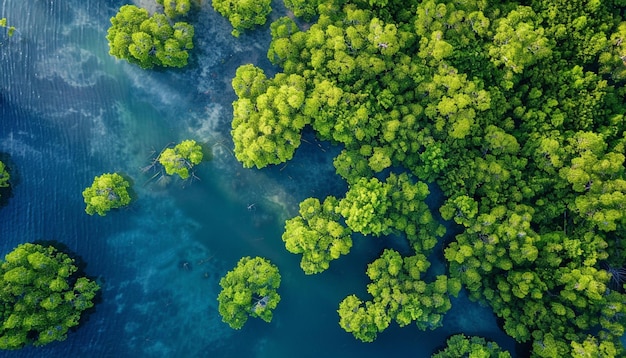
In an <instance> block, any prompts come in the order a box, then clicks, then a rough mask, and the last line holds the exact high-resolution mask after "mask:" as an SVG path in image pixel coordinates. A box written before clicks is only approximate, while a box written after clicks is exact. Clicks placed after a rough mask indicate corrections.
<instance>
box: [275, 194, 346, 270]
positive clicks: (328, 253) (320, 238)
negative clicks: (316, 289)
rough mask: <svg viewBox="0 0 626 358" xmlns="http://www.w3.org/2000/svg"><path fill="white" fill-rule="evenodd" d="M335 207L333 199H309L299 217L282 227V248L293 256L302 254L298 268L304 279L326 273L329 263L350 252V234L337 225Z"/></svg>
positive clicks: (336, 202)
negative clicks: (322, 200) (304, 275)
mask: <svg viewBox="0 0 626 358" xmlns="http://www.w3.org/2000/svg"><path fill="white" fill-rule="evenodd" d="M338 204H339V201H338V200H337V199H336V198H335V197H333V196H329V197H326V199H325V200H324V203H320V201H319V200H318V199H316V198H308V199H306V200H304V201H303V202H301V203H300V215H299V216H296V217H295V218H292V219H290V220H287V222H286V223H285V233H284V234H283V236H282V239H283V241H284V242H285V247H286V248H287V251H289V252H291V253H293V254H302V260H301V261H300V267H301V268H302V270H303V271H304V273H305V274H307V275H308V274H315V273H319V272H322V271H324V270H326V269H328V267H329V266H330V261H332V260H336V259H338V258H339V257H340V256H341V255H346V254H348V252H350V248H351V247H352V238H351V236H350V235H351V234H352V230H350V229H349V228H347V227H345V226H344V225H342V224H341V223H340V222H339V219H340V215H339V214H338V213H337V212H336V207H337V205H338Z"/></svg>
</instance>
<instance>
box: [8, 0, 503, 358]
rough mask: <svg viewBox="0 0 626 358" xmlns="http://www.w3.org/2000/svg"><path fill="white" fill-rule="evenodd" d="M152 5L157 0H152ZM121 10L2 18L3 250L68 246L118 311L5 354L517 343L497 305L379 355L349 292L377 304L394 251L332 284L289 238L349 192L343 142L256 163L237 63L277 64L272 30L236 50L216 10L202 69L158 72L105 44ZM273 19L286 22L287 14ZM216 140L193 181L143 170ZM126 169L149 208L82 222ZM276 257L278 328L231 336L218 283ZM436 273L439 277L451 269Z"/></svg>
mask: <svg viewBox="0 0 626 358" xmlns="http://www.w3.org/2000/svg"><path fill="white" fill-rule="evenodd" d="M145 3H147V1H146V2H145ZM122 4H123V3H122V2H118V1H95V0H86V1H75V0H69V1H52V0H48V1H40V0H34V1H30V2H23V1H16V0H4V1H1V2H0V17H7V19H8V22H9V24H10V25H13V26H15V27H16V28H17V30H18V33H17V34H16V35H15V36H14V37H12V38H10V39H9V38H7V37H6V36H1V37H0V42H1V45H0V56H1V58H0V60H1V61H2V67H1V68H2V72H1V77H0V86H1V87H0V96H1V97H0V121H1V123H2V125H1V126H0V152H1V153H2V154H1V155H0V159H2V160H4V161H5V162H7V163H8V164H9V166H10V167H11V168H12V170H13V178H14V180H13V185H14V188H13V192H12V197H11V198H9V200H8V202H7V205H5V206H4V207H2V208H1V209H0V222H1V223H2V225H0V252H1V253H2V255H4V254H5V253H6V252H8V251H10V250H11V249H13V248H14V247H15V246H16V245H18V244H20V243H23V242H32V241H35V240H41V239H44V240H56V241H59V242H61V243H63V244H65V245H67V246H68V247H69V249H71V250H72V251H74V252H75V253H77V254H78V255H80V256H81V257H82V258H83V259H84V261H85V262H86V263H87V266H86V272H87V273H88V274H89V275H91V276H94V277H98V280H99V281H100V282H101V285H102V302H101V303H100V304H98V305H97V307H96V310H95V312H94V313H93V314H92V315H90V316H89V320H88V321H87V322H85V323H84V324H83V325H82V326H81V327H80V328H79V329H78V330H77V331H76V332H72V333H71V334H70V335H69V337H68V339H67V340H66V341H64V342H58V343H54V344H51V345H49V346H46V347H44V348H28V349H24V350H21V351H19V352H0V355H1V356H7V357H9V356H10V357H83V356H85V357H86V356H89V357H244V356H245V357H278V358H281V357H295V356H297V357H352V356H354V357H378V356H380V355H381V354H405V355H410V356H411V357H427V356H429V355H430V353H431V352H432V351H433V349H435V347H437V346H440V345H441V344H442V343H443V342H444V341H445V338H446V337H447V336H449V335H450V334H453V333H458V332H460V331H464V332H466V333H468V334H481V335H486V336H488V337H491V338H493V339H496V340H498V342H500V343H506V344H508V347H511V341H510V340H508V339H506V337H505V336H504V335H503V334H502V333H501V332H499V331H497V329H496V327H495V319H494V318H493V316H492V315H491V314H490V313H489V311H488V310H487V309H485V308H481V307H478V306H476V305H473V304H470V303H468V302H467V301H466V300H464V299H462V298H461V299H457V300H455V301H454V308H453V310H452V311H451V312H450V313H449V314H448V315H447V316H446V318H445V326H444V328H442V329H439V330H436V331H433V332H421V331H418V330H417V329H415V328H412V327H406V328H404V329H399V328H397V327H391V328H390V329H388V330H387V331H385V332H384V333H383V334H381V335H380V336H379V338H378V340H377V341H376V342H375V343H372V344H363V343H359V342H358V341H356V340H354V339H353V337H352V336H351V335H349V334H347V333H345V332H343V331H342V330H341V329H340V327H339V326H338V324H337V322H338V316H337V313H336V309H337V306H338V303H339V302H340V301H341V300H342V299H343V298H344V297H345V296H347V295H349V294H351V293H357V294H358V295H359V296H361V297H363V298H365V297H367V296H366V294H365V284H366V283H367V282H366V276H365V273H364V271H365V266H366V264H367V263H368V262H369V261H371V260H372V259H373V258H375V257H377V255H378V254H379V253H380V251H381V250H382V248H383V247H385V246H386V245H389V243H388V242H385V241H384V240H381V239H372V238H358V239H357V240H355V247H354V248H353V250H352V253H351V254H350V255H349V256H348V257H346V258H344V259H342V260H340V261H339V262H335V263H334V264H333V265H332V266H331V269H330V270H328V271H327V272H325V273H323V274H321V275H317V276H305V275H304V274H303V273H302V271H301V270H300V268H299V257H297V256H294V255H291V254H289V253H287V252H286V251H285V249H284V247H283V244H282V241H281V240H280V236H281V234H282V227H283V226H282V225H283V222H284V220H285V219H287V218H289V217H291V216H293V215H295V213H296V212H297V205H298V203H299V202H300V201H301V200H302V199H304V198H306V197H309V196H316V197H319V198H323V197H324V196H326V195H328V194H335V195H341V194H342V192H343V191H344V190H345V184H344V183H342V182H341V181H340V180H339V179H338V178H337V177H336V176H335V175H334V174H333V173H334V170H333V168H332V153H336V152H337V150H338V149H337V148H332V147H330V145H329V144H328V143H317V142H315V141H314V138H313V137H312V136H311V135H310V134H307V137H305V138H306V139H307V142H303V145H302V147H301V148H300V149H299V150H298V152H297V154H296V158H295V159H294V160H293V161H291V162H289V163H288V164H287V165H286V166H279V167H274V168H266V169H264V170H261V171H259V170H251V169H243V168H242V167H241V165H240V164H239V163H237V162H236V161H235V159H234V157H233V156H232V152H231V148H232V143H231V141H230V139H229V137H228V132H229V130H230V118H231V106H230V103H231V102H232V100H233V99H234V93H233V92H232V89H231V88H230V80H231V78H232V77H233V76H234V73H235V70H236V68H237V67H238V66H239V65H241V64H244V63H255V64H257V65H259V66H262V67H264V68H266V70H267V72H268V73H269V74H271V73H273V72H275V71H276V70H277V69H273V68H271V67H270V66H269V64H268V62H267V60H265V52H264V51H265V50H264V48H266V46H267V44H268V41H269V37H268V36H269V35H268V34H269V31H268V29H267V27H266V28H264V29H261V30H259V31H256V32H254V33H252V34H249V35H244V36H241V37H240V38H239V39H234V38H233V37H232V36H231V35H230V29H229V26H228V24H227V22H226V20H225V19H223V18H221V17H219V16H218V15H217V14H216V13H215V12H213V10H212V9H211V8H210V4H208V3H205V4H204V5H203V8H202V10H201V11H200V13H199V15H198V18H197V19H195V20H194V21H195V24H196V35H197V36H196V49H195V51H194V58H193V61H192V62H193V63H192V65H191V66H190V67H189V68H187V69H184V70H174V71H144V70H141V69H140V68H137V67H134V66H131V65H129V64H127V63H125V62H121V61H116V60H115V59H114V58H112V57H110V56H109V55H108V47H107V43H106V39H105V37H104V36H105V34H106V29H107V28H108V26H109V18H110V17H111V16H113V15H114V14H115V13H116V11H117V9H118V8H119V6H121V5H122ZM275 9H276V11H275V12H274V13H273V15H272V16H273V17H278V16H279V15H280V14H281V13H280V10H279V6H278V5H277V4H275ZM187 138H191V139H195V140H197V141H200V142H205V143H208V145H210V146H211V147H212V150H213V158H212V160H211V161H209V162H205V163H203V164H202V165H201V166H200V168H199V169H198V171H197V175H198V176H199V178H200V180H199V181H195V182H193V183H192V184H190V185H185V186H183V185H182V183H181V182H177V181H172V182H170V183H167V184H166V185H161V184H159V183H155V182H153V181H150V174H145V173H143V172H142V170H141V168H142V167H144V166H146V165H147V164H149V162H150V157H151V156H152V155H153V154H154V151H157V152H158V151H159V150H160V149H161V148H163V147H164V146H165V145H167V144H168V143H171V142H177V141H180V140H182V139H187ZM113 171H117V172H122V173H125V174H127V175H129V176H130V177H132V178H133V180H134V190H135V191H136V193H137V196H138V200H137V201H135V202H134V203H133V204H132V205H131V206H130V207H129V208H127V209H124V210H121V211H117V212H112V213H110V214H109V215H107V216H106V217H97V216H96V217H90V216H88V215H86V214H85V213H84V204H83V202H82V196H81V192H82V190H83V189H84V188H85V187H86V186H88V185H89V184H90V183H91V180H92V179H93V177H94V176H96V175H100V174H101V173H104V172H113ZM246 255H250V256H264V257H267V258H269V259H270V260H271V261H272V262H274V263H275V264H276V265H278V267H279V269H280V270H281V274H282V277H283V280H282V285H281V288H280V293H281V296H282V301H281V303H280V304H279V306H278V308H277V310H276V311H275V316H274V320H273V321H272V323H270V324H267V323H264V322H260V321H255V320H250V321H249V322H248V323H247V324H246V326H245V327H244V328H243V329H242V330H240V331H233V330H231V329H230V328H228V326H227V325H226V324H224V323H222V322H221V319H220V317H219V315H218V313H217V307H216V306H217V302H216V299H215V298H216V296H217V293H218V289H219V286H218V281H219V278H220V277H221V276H222V275H224V274H225V272H226V271H227V270H229V269H230V268H232V267H233V266H234V265H235V264H236V262H237V261H238V260H239V258H240V257H242V256H246ZM433 266H434V267H441V265H437V264H436V263H435V264H434V265H433Z"/></svg>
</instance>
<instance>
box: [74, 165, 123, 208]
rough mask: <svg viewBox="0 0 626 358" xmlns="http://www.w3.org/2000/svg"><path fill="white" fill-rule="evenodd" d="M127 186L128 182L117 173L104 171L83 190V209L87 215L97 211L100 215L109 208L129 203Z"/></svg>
mask: <svg viewBox="0 0 626 358" xmlns="http://www.w3.org/2000/svg"><path fill="white" fill-rule="evenodd" d="M129 187H130V183H129V182H128V181H127V180H126V179H124V178H123V177H122V176H121V175H119V174H117V173H112V174H111V173H106V174H102V175H100V176H97V177H95V178H94V180H93V184H91V186H90V187H89V188H86V189H85V190H84V191H83V198H84V199H85V204H87V207H86V208H85V211H86V212H87V214H89V215H93V214H94V213H98V215H100V216H105V215H106V213H107V212H108V211H109V210H111V209H117V208H121V207H123V206H126V205H128V204H130V201H131V197H130V194H129V193H128V188H129Z"/></svg>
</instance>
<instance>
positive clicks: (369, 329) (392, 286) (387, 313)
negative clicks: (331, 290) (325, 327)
mask: <svg viewBox="0 0 626 358" xmlns="http://www.w3.org/2000/svg"><path fill="white" fill-rule="evenodd" d="M429 266H430V263H429V262H428V260H427V259H426V256H424V255H421V254H417V255H414V256H410V257H404V258H403V257H402V256H401V255H400V254H399V253H398V252H396V251H394V250H390V249H386V250H385V251H384V252H383V253H382V255H381V256H380V258H378V259H376V260H375V261H374V262H372V263H370V264H369V265H368V266H367V276H368V277H369V278H370V280H371V281H372V282H371V283H370V284H368V285H367V292H368V293H369V294H370V295H372V297H373V298H372V300H371V301H366V302H363V301H361V300H359V299H358V298H357V297H356V296H355V295H350V296H348V297H346V298H345V299H344V300H343V301H342V302H341V303H340V304H339V310H338V313H339V316H340V320H339V325H340V326H341V327H342V328H343V329H344V330H346V332H350V333H352V334H353V335H354V337H355V338H357V339H360V340H361V341H364V342H371V341H373V340H374V339H375V338H376V335H377V334H378V333H379V332H382V331H384V330H385V329H386V328H387V327H388V326H389V324H390V323H391V321H395V322H396V323H397V324H398V325H400V326H401V327H403V326H406V325H408V324H410V323H412V322H415V324H416V325H417V327H418V328H419V329H421V330H426V329H435V328H437V327H439V326H441V322H442V319H443V314H444V313H446V312H447V311H448V310H449V309H450V307H451V304H450V298H449V295H450V294H451V295H453V296H456V295H457V294H458V293H459V291H460V289H461V283H460V282H459V281H458V280H456V279H448V277H446V276H443V275H442V276H437V278H436V280H435V281H434V282H430V283H426V282H425V281H423V279H422V277H421V276H422V274H423V273H424V272H426V270H427V269H428V267H429Z"/></svg>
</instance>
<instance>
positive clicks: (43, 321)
mask: <svg viewBox="0 0 626 358" xmlns="http://www.w3.org/2000/svg"><path fill="white" fill-rule="evenodd" d="M77 270H78V268H77V267H76V265H75V264H74V260H73V259H72V258H70V257H69V256H68V255H67V254H65V253H63V252H60V251H58V250H57V249H55V248H54V247H52V246H48V247H45V246H42V245H37V244H30V243H27V244H22V245H19V246H18V247H16V248H15V249H14V250H13V251H11V252H10V253H8V254H7V255H6V256H5V258H4V261H3V262H2V264H1V265H0V303H1V304H0V317H1V318H2V326H0V349H18V348H22V347H24V346H25V345H27V344H31V343H32V344H34V345H36V346H41V345H44V344H48V343H51V342H53V341H63V340H65V338H67V332H68V330H69V329H71V328H72V327H75V326H77V325H78V324H79V320H80V318H81V314H82V313H83V312H84V311H85V310H87V309H88V308H90V307H93V299H94V297H95V295H96V293H97V292H98V290H99V289H100V287H99V286H98V284H97V283H95V282H94V281H92V280H90V279H88V278H87V277H79V276H78V273H77Z"/></svg>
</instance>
